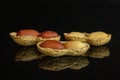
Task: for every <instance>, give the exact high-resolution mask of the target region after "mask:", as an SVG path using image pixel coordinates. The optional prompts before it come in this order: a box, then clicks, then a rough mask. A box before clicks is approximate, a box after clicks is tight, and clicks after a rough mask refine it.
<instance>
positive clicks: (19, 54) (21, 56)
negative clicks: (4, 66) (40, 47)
mask: <svg viewBox="0 0 120 80" xmlns="http://www.w3.org/2000/svg"><path fill="white" fill-rule="evenodd" d="M43 57H44V55H43V54H41V53H40V52H38V51H37V49H36V48H35V47H33V46H31V47H21V48H20V49H18V50H17V51H16V52H15V55H14V60H15V61H32V60H36V59H41V58H43Z"/></svg>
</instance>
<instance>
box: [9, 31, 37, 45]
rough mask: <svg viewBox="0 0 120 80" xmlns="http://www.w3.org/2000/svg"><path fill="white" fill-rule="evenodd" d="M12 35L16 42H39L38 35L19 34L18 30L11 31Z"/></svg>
mask: <svg viewBox="0 0 120 80" xmlns="http://www.w3.org/2000/svg"><path fill="white" fill-rule="evenodd" d="M10 37H11V38H12V39H13V41H14V42H15V43H17V44H19V45H22V46H32V45H35V44H37V42H38V39H37V38H38V37H36V36H17V32H11V33H10Z"/></svg>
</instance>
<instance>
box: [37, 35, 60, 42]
mask: <svg viewBox="0 0 120 80" xmlns="http://www.w3.org/2000/svg"><path fill="white" fill-rule="evenodd" d="M60 38H61V36H58V37H54V38H47V39H46V38H42V37H38V42H39V41H45V40H56V41H60Z"/></svg>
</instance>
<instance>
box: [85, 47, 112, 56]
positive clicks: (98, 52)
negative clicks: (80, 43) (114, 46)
mask: <svg viewBox="0 0 120 80" xmlns="http://www.w3.org/2000/svg"><path fill="white" fill-rule="evenodd" d="M109 55H110V50H109V48H108V47H106V46H100V47H91V48H90V49H89V50H88V52H87V53H86V56H89V57H92V58H104V57H108V56H109Z"/></svg>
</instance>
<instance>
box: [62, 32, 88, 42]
mask: <svg viewBox="0 0 120 80" xmlns="http://www.w3.org/2000/svg"><path fill="white" fill-rule="evenodd" d="M88 35H89V34H88V33H82V32H70V33H64V37H65V39H66V40H68V41H74V40H78V41H81V42H87V36H88Z"/></svg>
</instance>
